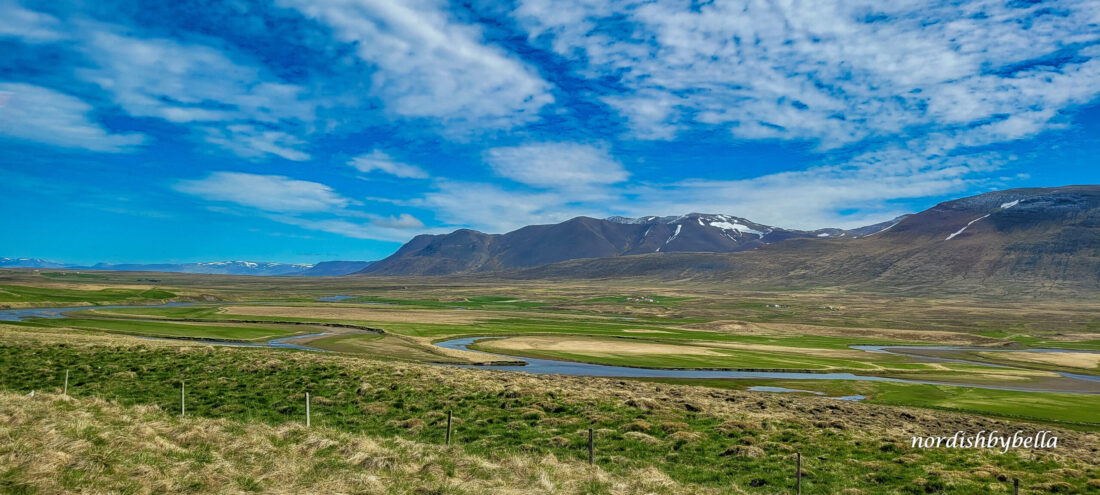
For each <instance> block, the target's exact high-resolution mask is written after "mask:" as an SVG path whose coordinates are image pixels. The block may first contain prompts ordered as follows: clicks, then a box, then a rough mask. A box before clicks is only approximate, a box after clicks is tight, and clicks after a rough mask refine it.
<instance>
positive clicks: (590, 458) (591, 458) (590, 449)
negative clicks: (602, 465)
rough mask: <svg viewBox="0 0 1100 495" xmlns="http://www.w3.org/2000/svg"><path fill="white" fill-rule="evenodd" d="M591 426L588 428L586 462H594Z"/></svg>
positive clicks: (594, 450)
mask: <svg viewBox="0 0 1100 495" xmlns="http://www.w3.org/2000/svg"><path fill="white" fill-rule="evenodd" d="M592 435H593V434H592V428H589V429H588V464H590V465H591V464H595V463H596V443H595V441H594V439H593V436H592Z"/></svg>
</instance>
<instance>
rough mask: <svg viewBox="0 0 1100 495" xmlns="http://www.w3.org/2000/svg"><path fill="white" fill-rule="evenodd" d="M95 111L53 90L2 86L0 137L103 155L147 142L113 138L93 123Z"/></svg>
mask: <svg viewBox="0 0 1100 495" xmlns="http://www.w3.org/2000/svg"><path fill="white" fill-rule="evenodd" d="M92 110H93V108H92V106H91V105H89V104H87V103H85V102H84V101H82V100H80V99H78V98H75V97H73V96H69V95H67V94H64V93H59V92H57V91H54V90H51V89H47V88H43V87H40V86H32V85H29V84H21V83H0V135H3V136H8V137H12V138H16V139H23V140H27V141H34V142H38V143H45V144H49V145H54V146H60V147H64V148H82V149H87V150H91V151H104V152H124V151H130V150H132V149H133V148H134V147H135V146H137V145H139V144H141V143H142V142H144V141H145V136H143V135H141V134H136V133H127V134H112V133H111V132H109V131H108V130H106V129H105V128H104V127H103V126H102V125H100V124H99V123H97V122H95V121H94V120H93V118H92V117H91V113H92Z"/></svg>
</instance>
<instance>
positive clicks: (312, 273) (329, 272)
mask: <svg viewBox="0 0 1100 495" xmlns="http://www.w3.org/2000/svg"><path fill="white" fill-rule="evenodd" d="M371 263H374V262H373V261H322V262H320V263H317V264H316V265H313V267H312V268H310V269H308V270H304V271H300V272H297V273H291V274H290V275H293V276H295V277H339V276H341V275H348V274H350V273H355V272H357V271H359V270H362V269H364V268H366V267H368V266H370V265H371Z"/></svg>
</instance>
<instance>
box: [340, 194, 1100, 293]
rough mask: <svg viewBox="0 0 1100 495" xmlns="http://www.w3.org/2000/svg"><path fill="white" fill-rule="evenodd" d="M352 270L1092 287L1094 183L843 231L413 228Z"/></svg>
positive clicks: (599, 223) (590, 223) (981, 200)
mask: <svg viewBox="0 0 1100 495" xmlns="http://www.w3.org/2000/svg"><path fill="white" fill-rule="evenodd" d="M360 273H361V274H363V275H451V274H465V275H472V276H483V277H495V278H522V279H542V278H551V279H553V278H559V279H592V278H624V277H650V278H659V279H666V280H672V279H676V280H681V279H700V280H702V279H705V280H716V281H730V282H738V283H742V284H744V283H756V284H759V285H760V286H761V287H780V286H836V285H845V286H874V287H893V288H898V289H904V290H922V289H928V290H935V289H936V288H942V287H954V288H964V289H965V288H976V289H982V288H989V287H994V286H996V287H998V288H999V290H1002V291H1012V290H1020V291H1024V290H1035V289H1036V288H1042V287H1054V288H1069V289H1085V290H1088V291H1096V290H1100V186H1096V185H1084V186H1065V187H1056V188H1028V189H1010V190H1004V191H995V192H989V193H985V194H980V195H977V196H971V197H966V198H961V199H957V200H953V201H947V202H943V203H940V204H938V205H936V206H934V207H932V208H929V209H927V210H925V211H922V212H919V213H916V214H912V215H906V216H903V217H899V218H897V219H895V220H892V221H890V222H885V223H882V224H877V225H872V226H868V227H864V228H860V229H854V230H841V229H822V230H816V231H797V230H787V229H781V228H777V227H770V226H766V225H763V224H758V223H755V222H751V221H749V220H746V219H744V218H739V217H732V216H727V215H703V214H689V215H684V216H679V217H643V218H620V217H612V218H609V219H603V220H599V219H594V218H587V217H578V218H574V219H572V220H568V221H566V222H562V223H560V224H555V225H536V226H529V227H524V228H521V229H519V230H516V231H513V232H509V233H507V234H500V235H491V234H483V233H481V232H476V231H472V230H466V229H463V230H458V231H455V232H453V233H450V234H445V235H422V236H417V237H416V238H414V239H412V240H411V241H409V242H408V243H407V244H405V245H404V246H402V247H401V248H400V249H399V250H398V251H397V252H396V253H394V254H393V255H392V256H390V257H388V258H386V259H383V260H381V261H378V262H376V263H374V264H372V265H371V266H369V267H367V268H366V269H364V270H363V271H361V272H360Z"/></svg>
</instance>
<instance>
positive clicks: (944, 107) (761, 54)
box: [514, 0, 1100, 149]
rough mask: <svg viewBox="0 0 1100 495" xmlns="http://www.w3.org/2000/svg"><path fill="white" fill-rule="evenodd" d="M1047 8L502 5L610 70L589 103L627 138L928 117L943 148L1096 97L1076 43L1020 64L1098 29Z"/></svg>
mask: <svg viewBox="0 0 1100 495" xmlns="http://www.w3.org/2000/svg"><path fill="white" fill-rule="evenodd" d="M1048 7H1049V6H1048V5H1047V4H1045V3H1044V4H1040V5H1036V6H1031V7H1027V8H1012V7H1011V6H1007V5H1006V3H1005V2H1001V1H993V0H988V1H973V2H962V3H948V2H942V3H938V2H936V3H929V2H925V1H917V0H902V1H896V2H878V1H870V0H863V1H811V2H799V1H796V2H786V3H778V4H777V3H774V2H761V1H756V0H742V1H729V2H706V3H702V4H697V3H696V2H691V1H689V0H659V1H652V2H635V1H632V0H608V1H594V0H521V2H520V5H519V7H518V8H517V9H516V11H515V13H514V16H515V18H516V19H517V20H518V21H519V22H520V24H521V26H523V27H524V28H525V29H527V31H528V33H529V35H530V37H531V39H532V40H535V42H536V43H539V44H542V45H544V46H546V47H548V48H550V49H552V50H554V51H556V52H558V53H559V54H561V55H563V56H567V57H570V58H573V59H577V60H581V61H582V64H581V65H582V68H581V69H579V70H578V73H579V74H580V75H582V76H584V77H588V78H596V77H607V76H614V77H617V78H618V82H619V83H620V84H622V85H623V86H624V87H625V88H626V91H625V92H624V93H622V94H617V95H614V96H609V97H607V98H606V99H605V101H606V102H607V103H608V104H609V105H611V106H612V107H613V108H614V109H616V110H618V111H619V112H620V113H621V114H622V115H623V116H624V117H626V118H627V120H628V122H629V123H630V125H631V126H632V128H633V130H634V132H635V133H636V135H637V136H639V137H643V138H656V139H667V138H669V137H670V136H672V135H673V133H674V131H675V130H677V129H680V128H683V127H688V126H693V124H699V123H702V124H706V125H713V126H721V127H725V128H728V129H729V130H730V131H731V132H732V133H733V135H734V136H735V137H737V138H741V139H748V140H758V139H788V140H811V141H816V142H817V143H818V144H819V146H820V148H822V149H830V148H835V147H840V146H845V145H848V144H852V143H857V142H861V141H864V140H867V139H870V138H878V137H888V138H897V139H908V138H912V137H914V136H918V137H919V136H920V135H922V134H924V133H926V132H928V131H929V130H930V129H929V128H931V130H932V131H939V132H941V133H942V134H943V135H944V136H946V137H950V138H952V139H951V140H947V141H944V142H942V143H941V144H942V145H944V146H950V147H958V146H966V145H970V144H971V143H983V142H985V143H988V142H999V141H1004V140H1012V139H1020V138H1026V137H1030V136H1034V135H1036V134H1037V133H1039V132H1043V131H1044V130H1047V129H1051V128H1056V127H1057V126H1058V125H1059V122H1058V115H1059V112H1060V111H1062V110H1064V109H1066V108H1068V107H1071V106H1073V105H1079V104H1083V103H1087V102H1089V101H1093V100H1095V98H1096V97H1097V96H1098V95H1100V84H1098V83H1097V81H1098V77H1097V69H1096V67H1095V65H1096V63H1097V61H1096V59H1095V57H1096V54H1095V53H1092V52H1090V51H1089V49H1088V48H1085V49H1082V50H1080V52H1079V53H1078V55H1079V56H1080V57H1079V58H1078V59H1076V60H1066V61H1065V63H1064V65H1062V66H1060V67H1055V66H1034V65H1028V63H1030V62H1033V61H1034V60H1037V59H1042V58H1044V57H1051V56H1053V55H1055V54H1059V51H1060V50H1069V52H1071V53H1072V52H1073V51H1074V46H1081V45H1088V44H1095V43H1097V42H1098V40H1100V31H1097V30H1096V29H1095V22H1094V19H1095V14H1096V12H1097V11H1100V6H1098V5H1097V3H1096V1H1095V0H1064V1H1060V2H1058V3H1057V5H1056V6H1054V7H1053V8H1048ZM609 27H613V28H614V29H609ZM610 31H614V32H615V33H616V34H618V36H612V35H610V34H608V33H609V32H610ZM1090 53H1091V54H1090ZM1061 55H1064V54H1061ZM1014 66H1018V68H1020V70H1017V69H1012V67H1014ZM1005 68H1010V69H1008V70H1007V71H1005V70H1002V69H1005ZM1005 115H1013V116H1020V117H1013V118H1006V117H1004V116H1005ZM1006 120H1007V121H1008V122H1004V123H999V122H1000V121H1006ZM990 121H993V123H992V124H990V123H989V122H990Z"/></svg>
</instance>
